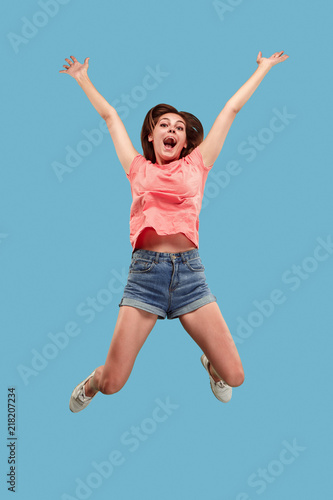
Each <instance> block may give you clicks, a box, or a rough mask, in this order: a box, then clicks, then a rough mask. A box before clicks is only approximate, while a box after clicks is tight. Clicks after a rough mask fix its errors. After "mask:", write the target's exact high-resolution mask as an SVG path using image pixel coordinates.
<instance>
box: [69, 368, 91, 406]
mask: <svg viewBox="0 0 333 500" xmlns="http://www.w3.org/2000/svg"><path fill="white" fill-rule="evenodd" d="M95 371H96V370H94V371H93V372H92V373H91V375H89V377H87V378H86V379H85V380H84V381H83V382H80V383H79V384H78V385H77V386H76V387H75V389H74V391H73V392H72V395H71V399H70V400H69V409H70V410H71V411H72V412H73V413H77V412H78V411H81V410H84V408H86V407H87V406H88V404H89V403H90V401H91V400H92V398H94V397H95V396H96V394H97V392H96V394H94V395H93V396H91V398H88V396H86V393H85V392H84V384H85V383H86V382H87V380H88V379H90V378H92V377H93V376H94V374H95Z"/></svg>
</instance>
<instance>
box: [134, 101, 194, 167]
mask: <svg viewBox="0 0 333 500" xmlns="http://www.w3.org/2000/svg"><path fill="white" fill-rule="evenodd" d="M166 113H175V114H176V115H179V116H181V117H182V118H183V119H184V120H185V123H186V140H187V147H186V148H184V149H183V150H182V152H181V153H180V158H183V157H184V156H187V155H188V154H190V153H191V152H192V151H193V149H195V148H196V147H197V146H199V144H200V143H201V142H202V141H203V136H204V130H203V126H202V124H201V122H200V120H198V118H196V117H195V116H194V115H192V114H191V113H187V112H186V111H177V109H176V108H174V107H173V106H170V105H169V104H157V105H156V106H154V107H153V108H151V109H150V110H149V111H148V113H147V114H146V117H145V119H144V122H143V125H142V129H141V144H142V149H143V156H144V157H145V158H146V160H150V161H151V162H152V163H156V157H155V152H154V146H153V144H152V142H149V141H148V135H149V134H151V133H152V132H153V130H154V128H155V126H156V123H157V122H158V119H159V118H160V117H161V116H162V115H165V114H166Z"/></svg>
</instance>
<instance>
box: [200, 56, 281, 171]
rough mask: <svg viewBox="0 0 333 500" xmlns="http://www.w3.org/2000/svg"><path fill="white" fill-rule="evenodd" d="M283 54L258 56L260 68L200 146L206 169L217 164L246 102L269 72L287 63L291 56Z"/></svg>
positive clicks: (230, 103)
mask: <svg viewBox="0 0 333 500" xmlns="http://www.w3.org/2000/svg"><path fill="white" fill-rule="evenodd" d="M282 54H283V51H282V52H275V53H274V54H273V55H272V56H271V57H269V58H265V57H262V54H261V52H259V54H258V56H257V63H258V67H257V69H256V71H255V72H254V73H253V75H252V76H251V77H250V78H249V79H248V80H247V82H245V83H244V85H243V86H242V87H241V88H240V89H239V90H237V92H236V93H235V94H234V95H233V96H232V97H231V98H230V99H229V101H227V103H226V104H225V106H224V108H223V109H222V111H221V112H220V114H219V115H218V117H217V118H216V120H215V122H214V123H213V126H212V128H211V129H210V131H209V133H208V135H207V137H206V138H205V139H204V140H203V141H202V143H201V144H200V145H199V149H200V152H201V154H202V158H203V162H204V165H205V166H206V167H210V166H211V165H213V163H215V161H216V159H217V157H218V155H219V154H220V152H221V149H222V146H223V144H224V141H225V138H226V137H227V134H228V132H229V129H230V127H231V124H232V122H233V121H234V119H235V116H236V114H237V113H238V111H240V110H241V109H242V107H243V106H244V104H245V103H246V101H248V99H249V98H250V97H251V95H252V94H253V92H254V91H255V90H256V88H257V87H258V85H259V83H260V82H261V81H262V80H263V78H264V76H265V75H267V73H268V71H269V70H270V69H271V68H272V67H273V66H274V65H275V64H278V63H279V62H282V61H285V60H286V59H287V58H288V57H289V56H287V55H286V54H285V55H283V56H282Z"/></svg>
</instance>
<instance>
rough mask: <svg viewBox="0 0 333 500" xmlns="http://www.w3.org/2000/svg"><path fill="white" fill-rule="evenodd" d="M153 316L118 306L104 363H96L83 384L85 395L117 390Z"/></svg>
mask: <svg viewBox="0 0 333 500" xmlns="http://www.w3.org/2000/svg"><path fill="white" fill-rule="evenodd" d="M157 318H158V316H157V314H152V313H149V312H147V311H143V310H142V309H137V308H136V307H131V306H121V307H120V310H119V313H118V318H117V322H116V326H115V329H114V332H113V337H112V340H111V344H110V348H109V352H108V355H107V358H106V361H105V364H104V365H102V366H99V367H98V368H97V369H96V371H95V375H94V376H93V377H92V378H91V379H89V380H88V382H87V383H86V384H85V394H86V396H88V397H91V396H93V395H94V394H96V392H98V391H100V392H102V393H103V394H114V393H115V392H118V391H120V389H121V388H122V387H123V386H124V385H125V383H126V382H127V380H128V377H129V376H130V373H131V371H132V369H133V366H134V362H135V360H136V357H137V355H138V353H139V351H140V349H141V347H142V346H143V344H144V343H145V341H146V339H147V337H148V335H149V333H150V332H151V331H152V329H153V327H154V325H155V323H156V321H157Z"/></svg>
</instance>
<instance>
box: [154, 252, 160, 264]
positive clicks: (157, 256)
mask: <svg viewBox="0 0 333 500" xmlns="http://www.w3.org/2000/svg"><path fill="white" fill-rule="evenodd" d="M159 256H160V252H156V256H155V262H156V264H158V258H159Z"/></svg>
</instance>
